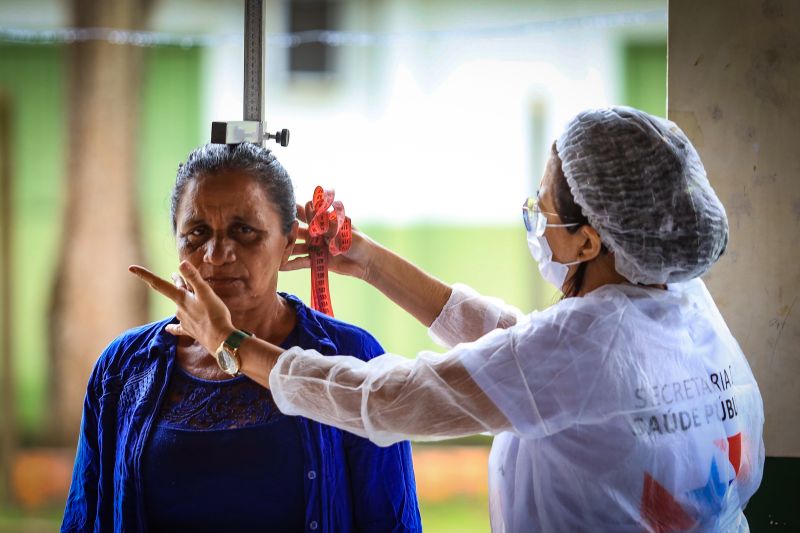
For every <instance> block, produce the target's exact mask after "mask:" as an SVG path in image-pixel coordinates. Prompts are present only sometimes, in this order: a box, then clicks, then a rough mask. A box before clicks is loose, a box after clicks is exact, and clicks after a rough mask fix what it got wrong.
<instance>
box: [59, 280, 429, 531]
mask: <svg viewBox="0 0 800 533" xmlns="http://www.w3.org/2000/svg"><path fill="white" fill-rule="evenodd" d="M283 296H284V298H286V299H287V300H289V301H290V302H291V303H293V304H294V306H295V308H296V311H297V327H296V331H297V345H299V346H301V347H303V348H313V349H315V350H317V351H319V352H320V353H322V354H325V355H335V354H338V353H345V354H350V355H355V356H357V357H360V358H361V359H364V360H369V359H371V358H372V357H375V356H377V355H379V354H381V353H382V352H383V350H382V349H381V347H380V345H379V344H378V343H377V341H375V339H374V338H373V337H372V336H371V335H369V334H368V333H367V332H365V331H363V330H361V329H359V328H357V327H355V326H352V325H349V324H345V323H343V322H341V321H338V320H336V319H333V318H330V317H327V316H325V315H323V314H321V313H317V312H316V311H313V310H311V309H309V308H308V307H306V306H305V305H304V304H303V303H302V302H300V300H298V299H297V298H296V297H294V296H291V295H283ZM174 321H175V318H174V317H172V318H171V319H167V320H163V321H160V322H156V323H153V324H148V325H145V326H141V327H138V328H134V329H132V330H129V331H127V332H126V333H124V334H123V335H121V336H120V337H118V338H117V339H116V340H114V341H113V342H112V343H111V344H110V345H109V346H108V347H107V348H106V350H105V351H104V352H103V354H102V355H101V356H100V359H99V360H98V362H97V364H96V365H95V368H94V371H93V372H92V375H91V378H90V380H89V385H88V388H87V394H86V399H85V401H84V410H83V421H82V423H81V434H80V440H79V442H78V450H77V455H76V458H75V469H74V472H73V478H72V486H71V488H70V494H69V497H68V499H67V506H66V510H65V513H64V520H63V523H62V526H61V527H62V531H103V532H106V531H145V530H146V511H145V505H144V503H145V497H144V494H143V493H144V491H143V487H144V481H143V468H142V459H143V455H144V453H143V452H144V450H145V448H146V446H147V444H148V442H149V440H148V439H149V438H150V436H151V433H152V432H153V425H154V420H155V419H156V417H157V415H158V413H159V408H160V406H161V404H162V401H163V398H164V394H165V391H166V390H167V386H168V381H169V377H170V376H171V375H172V372H173V369H174V367H175V350H176V346H177V341H176V338H175V337H173V336H172V335H170V334H168V333H166V332H165V331H164V327H165V326H166V324H168V323H170V322H174ZM294 420H296V424H297V428H298V432H299V435H300V441H301V443H302V452H303V471H304V475H303V493H304V497H305V505H304V520H303V522H304V529H305V531H307V532H309V533H316V532H319V531H324V532H347V531H387V532H388V531H391V532H395V531H396V532H401V531H421V529H422V527H421V523H420V517H419V509H418V506H417V498H416V487H415V483H414V473H413V465H412V461H411V448H410V445H409V444H408V443H407V442H402V443H398V444H395V445H392V446H389V447H386V448H381V447H378V446H376V445H374V444H372V443H371V442H369V441H367V440H365V439H362V438H360V437H357V436H355V435H352V434H350V433H347V432H344V431H340V430H338V429H336V428H333V427H330V426H326V425H323V424H318V423H316V422H313V421H311V420H308V419H305V418H302V417H294ZM263 453H265V454H269V453H270V450H268V449H267V450H263ZM199 465H200V463H198V466H199ZM217 512H218V513H219V514H220V515H221V516H225V515H226V514H227V513H228V511H227V510H226V509H225V508H223V507H219V509H218V510H217ZM265 530H267V531H268V530H269V527H265Z"/></svg>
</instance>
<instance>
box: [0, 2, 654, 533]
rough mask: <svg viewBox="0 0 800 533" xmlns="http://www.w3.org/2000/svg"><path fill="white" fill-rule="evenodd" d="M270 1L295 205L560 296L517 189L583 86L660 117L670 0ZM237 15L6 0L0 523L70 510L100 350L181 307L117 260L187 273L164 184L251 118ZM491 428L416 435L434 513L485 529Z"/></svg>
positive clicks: (368, 300)
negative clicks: (331, 209) (234, 123)
mask: <svg viewBox="0 0 800 533" xmlns="http://www.w3.org/2000/svg"><path fill="white" fill-rule="evenodd" d="M268 5H269V8H268V16H267V25H268V32H269V35H268V37H267V48H266V54H267V69H266V72H267V74H266V76H267V82H266V88H265V93H266V117H267V121H268V125H269V126H268V128H269V130H270V131H276V130H278V129H280V128H288V129H290V131H291V143H290V145H289V146H288V147H287V148H281V147H279V146H277V145H273V149H274V151H275V153H276V155H277V157H278V159H279V160H280V161H281V162H282V163H283V165H284V166H285V167H286V168H287V170H288V171H289V173H290V175H291V176H292V178H293V180H294V183H295V190H296V194H297V198H298V201H301V202H305V201H306V200H309V199H310V198H311V192H312V191H313V188H314V187H315V186H316V185H318V184H320V185H324V186H325V187H328V188H335V189H336V196H337V199H340V200H342V201H343V202H344V203H345V206H346V208H347V212H348V215H349V216H350V217H351V218H352V219H353V221H354V223H355V224H356V225H357V226H359V227H360V228H361V229H363V230H365V231H366V232H367V233H368V234H369V235H371V236H372V237H373V238H375V239H376V240H378V241H379V242H381V243H383V244H385V245H387V246H389V247H390V248H392V249H394V250H396V251H397V252H399V253H400V254H402V255H405V256H407V257H409V258H411V259H412V260H413V261H415V262H416V263H417V264H419V265H420V266H422V267H423V268H424V269H426V270H428V271H430V272H432V273H434V274H435V275H437V276H438V277H440V278H441V279H443V280H445V281H447V282H463V283H467V284H469V285H471V286H473V287H474V288H476V289H477V290H479V291H481V292H484V293H488V294H492V295H496V296H498V297H501V298H503V299H504V300H506V301H507V302H510V303H512V304H514V305H516V306H518V307H520V308H522V309H524V310H531V309H534V308H541V307H542V306H545V305H548V304H549V303H552V302H553V301H555V300H556V299H557V298H558V295H557V294H556V293H555V292H554V291H553V289H551V288H549V287H548V286H547V285H546V284H545V283H544V282H543V281H542V280H541V278H540V277H539V275H538V272H537V270H536V268H535V265H534V263H533V260H532V259H531V258H530V256H529V253H528V250H527V245H526V241H525V233H524V229H523V227H522V224H521V220H520V205H521V203H522V202H523V200H524V199H525V198H526V197H527V196H531V195H533V194H535V191H536V188H537V183H538V180H539V177H540V174H541V171H542V169H543V167H544V164H545V161H546V158H547V154H548V151H549V149H550V145H551V143H552V142H553V140H554V139H555V137H556V136H557V134H558V132H559V130H560V129H561V128H562V127H563V125H564V124H565V122H566V121H567V120H568V119H569V118H570V117H571V116H572V115H573V114H574V113H575V112H577V111H579V110H580V109H583V108H586V107H589V106H600V105H607V104H628V105H632V106H635V107H639V108H641V109H644V110H646V111H649V112H650V113H654V114H657V115H661V116H665V113H666V93H667V79H666V72H667V54H666V51H667V44H666V39H667V0H628V1H623V0H592V1H589V0H574V1H563V0H560V1H556V0H493V1H480V0H459V1H455V0H436V1H431V0H273V1H269V2H268ZM242 27H243V2H242V1H229V2H218V1H212V0H114V1H113V2H102V1H101V0H0V185H1V186H0V194H2V197H0V224H1V225H0V227H1V228H2V231H0V239H1V240H0V276H1V278H0V297H2V306H1V307H0V320H1V322H0V335H2V337H0V350H1V351H0V402H2V403H1V404H0V405H1V407H2V420H1V421H0V424H2V425H0V435H1V437H0V441H2V442H0V446H1V447H0V452H2V453H0V487H2V490H1V491H0V496H2V501H1V502H0V531H9V532H10V531H14V532H17V531H52V530H56V529H57V527H58V524H59V523H60V518H61V512H62V510H63V505H64V499H65V496H66V492H67V490H68V488H69V477H70V475H71V469H72V460H73V455H74V446H75V441H76V439H77V432H78V427H79V423H80V411H81V408H82V402H83V394H84V391H85V386H86V381H87V379H88V375H89V372H90V370H91V368H92V365H93V363H94V361H95V360H96V358H97V357H98V355H99V353H100V351H101V350H102V348H103V347H104V346H105V345H106V344H107V343H108V342H109V341H110V340H111V339H112V338H114V337H115V336H116V335H118V334H119V333H120V332H122V331H123V330H125V329H127V328H129V327H131V326H134V325H137V324H141V323H144V322H148V321H152V320H157V319H160V318H162V317H164V316H167V315H169V314H171V313H172V312H173V309H172V307H171V306H170V305H169V303H168V302H167V301H166V300H164V299H161V298H159V297H156V296H154V295H151V294H148V293H147V292H145V291H144V290H143V289H142V287H139V286H138V285H137V284H136V283H137V282H135V281H134V280H132V279H129V278H131V276H130V275H129V274H128V273H127V271H126V267H127V265H128V264H130V263H132V262H140V263H142V264H145V265H149V266H150V267H151V268H152V269H154V270H155V271H156V272H158V273H159V274H161V275H168V274H169V273H170V272H172V271H173V270H174V269H175V266H176V253H175V247H174V239H173V236H172V233H171V227H170V219H169V195H170V190H171V187H172V184H173V182H174V178H175V172H176V169H177V166H178V163H180V162H181V161H182V160H184V158H185V157H186V155H187V154H188V152H189V151H190V150H191V149H193V148H194V147H196V146H198V145H199V144H202V143H205V142H208V140H209V136H210V123H211V121H212V120H240V119H241V116H242V79H243V74H242V70H243V68H242V62H243V47H242ZM81 28H84V30H81ZM85 28H107V29H113V30H116V31H110V30H108V31H97V30H91V31H87V30H85ZM309 30H324V31H323V32H322V33H315V34H308V33H303V32H307V31H309ZM309 35H311V36H312V37H314V36H316V38H312V39H308V36H309ZM307 41H310V42H307ZM331 286H332V288H331V290H332V299H333V304H334V310H335V312H336V316H337V317H338V318H341V319H343V320H346V321H349V322H352V323H354V324H357V325H359V326H361V327H363V328H366V329H367V330H369V331H370V332H372V333H373V334H374V335H375V336H376V337H377V338H378V340H379V341H380V342H381V343H382V344H383V346H384V348H385V349H386V350H387V351H389V352H394V353H399V354H403V355H407V356H413V355H414V354H416V353H417V352H418V351H420V350H424V349H435V345H434V344H433V343H432V342H431V341H430V339H429V338H428V336H427V333H426V331H425V328H424V327H422V326H421V325H419V324H418V323H417V322H415V321H414V320H413V319H412V318H410V317H408V316H407V315H405V314H404V313H403V312H402V311H400V309H399V308H397V307H395V306H394V305H393V304H391V303H390V302H388V301H387V300H385V299H384V298H382V297H381V296H380V295H379V294H378V293H377V292H376V291H375V290H373V289H371V288H370V287H368V286H366V285H364V284H362V283H357V282H354V281H352V280H347V279H340V278H334V279H332V282H331ZM309 288H310V282H309V274H308V272H307V271H304V272H297V273H285V274H282V275H281V278H280V289H281V290H283V291H287V292H291V293H294V294H297V295H298V296H300V298H302V299H303V300H304V301H306V302H308V301H309ZM490 444H491V438H490V437H477V438H472V439H465V440H459V441H448V442H441V443H436V444H424V443H418V444H415V445H414V453H415V464H416V474H417V481H418V487H419V494H420V498H421V506H422V517H423V523H424V526H425V529H426V531H432V532H448V531H452V532H456V531H457V532H471V531H488V530H489V523H488V508H487V494H486V493H487V486H486V461H487V456H488V446H489V445H490Z"/></svg>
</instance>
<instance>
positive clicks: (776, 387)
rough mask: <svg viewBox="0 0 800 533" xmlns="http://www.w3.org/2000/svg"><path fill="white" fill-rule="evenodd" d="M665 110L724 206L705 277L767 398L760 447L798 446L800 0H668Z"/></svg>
mask: <svg viewBox="0 0 800 533" xmlns="http://www.w3.org/2000/svg"><path fill="white" fill-rule="evenodd" d="M668 53H669V59H668V62H669V76H668V79H669V82H668V115H669V118H670V119H671V120H673V121H675V122H676V123H677V124H678V125H679V126H680V127H681V128H682V129H683V130H684V131H685V132H686V134H687V135H688V136H689V138H690V139H691V140H692V142H693V143H694V144H695V146H696V147H697V150H698V151H699V153H700V156H701V157H702V159H703V162H704V163H705V167H706V170H707V172H708V176H709V179H710V180H711V183H712V185H713V186H714V188H715V190H716V191H717V194H718V195H719V197H720V199H721V200H722V202H723V204H724V205H725V208H726V210H727V212H728V218H729V223H730V236H731V239H730V243H729V245H728V250H727V252H726V254H725V255H724V256H723V258H722V259H721V260H720V262H719V263H718V264H717V265H716V266H715V267H714V268H713V269H712V270H711V272H710V274H709V275H708V276H707V277H706V282H707V283H708V286H709V290H710V291H711V293H712V295H713V296H714V298H715V300H716V301H717V304H718V305H719V308H720V311H721V312H722V314H723V316H724V317H725V319H726V321H727V322H728V326H729V327H730V329H731V331H732V332H733V334H734V336H735V337H736V339H737V340H738V341H739V344H740V345H741V347H742V350H743V351H744V353H745V354H746V355H747V357H748V360H749V361H750V365H751V367H752V368H753V372H754V373H755V376H756V379H757V381H758V384H759V387H760V388H761V394H762V396H763V398H764V409H765V414H766V423H765V427H764V441H765V443H766V450H767V455H768V456H780V457H800V422H799V421H800V2H797V1H796V0H766V1H762V0H703V1H702V2H697V1H696V0H670V2H669V49H668Z"/></svg>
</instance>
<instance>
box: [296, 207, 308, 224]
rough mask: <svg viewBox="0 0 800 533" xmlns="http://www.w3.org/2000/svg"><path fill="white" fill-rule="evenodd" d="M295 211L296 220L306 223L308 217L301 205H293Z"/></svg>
mask: <svg viewBox="0 0 800 533" xmlns="http://www.w3.org/2000/svg"><path fill="white" fill-rule="evenodd" d="M295 209H296V210H297V220H299V221H300V222H306V223H307V222H308V217H307V216H306V208H305V206H304V205H303V204H295Z"/></svg>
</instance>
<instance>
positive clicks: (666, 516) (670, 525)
mask: <svg viewBox="0 0 800 533" xmlns="http://www.w3.org/2000/svg"><path fill="white" fill-rule="evenodd" d="M642 516H643V517H644V519H645V520H646V521H647V524H648V525H649V526H650V528H651V529H652V530H653V531H655V532H656V533H666V532H668V531H685V530H687V529H689V528H691V527H692V526H694V520H693V519H692V518H691V517H690V516H689V515H688V514H686V511H684V510H683V507H681V504H679V503H678V502H677V501H675V498H673V497H672V494H670V493H669V491H668V490H667V489H665V488H664V487H662V486H661V485H660V484H659V483H658V481H656V480H655V479H653V477H652V476H651V475H650V474H648V473H647V472H645V474H644V489H643V490H642Z"/></svg>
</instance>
